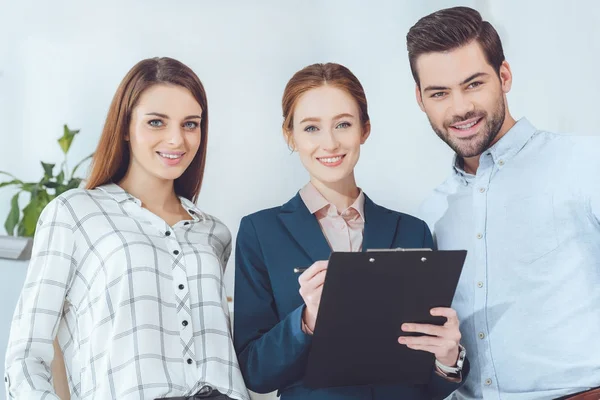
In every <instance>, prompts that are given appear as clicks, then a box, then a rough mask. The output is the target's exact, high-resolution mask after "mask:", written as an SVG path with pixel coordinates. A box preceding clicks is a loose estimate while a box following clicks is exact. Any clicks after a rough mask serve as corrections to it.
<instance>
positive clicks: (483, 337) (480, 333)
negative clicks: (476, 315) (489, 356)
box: [477, 332, 485, 339]
mask: <svg viewBox="0 0 600 400" xmlns="http://www.w3.org/2000/svg"><path fill="white" fill-rule="evenodd" d="M477 336H479V339H485V333H483V332H479V335H477Z"/></svg>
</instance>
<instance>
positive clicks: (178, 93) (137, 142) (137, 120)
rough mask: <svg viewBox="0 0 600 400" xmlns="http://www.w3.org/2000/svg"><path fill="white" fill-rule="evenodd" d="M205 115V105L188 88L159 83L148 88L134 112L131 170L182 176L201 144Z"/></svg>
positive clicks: (157, 176)
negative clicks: (203, 109) (201, 129)
mask: <svg viewBox="0 0 600 400" xmlns="http://www.w3.org/2000/svg"><path fill="white" fill-rule="evenodd" d="M201 115H202V108H201V107H200V105H199V104H198V102H197V101H196V99H195V98H194V97H193V96H192V94H191V93H190V91H189V90H187V89H186V88H184V87H181V86H175V85H166V84H157V85H154V86H152V87H150V88H148V89H146V90H145V91H144V92H143V93H142V95H141V96H140V99H139V101H138V104H137V105H136V107H135V108H134V109H133V111H132V113H131V122H130V124H129V135H128V137H127V140H128V141H129V146H130V150H131V161H130V165H129V169H130V171H129V172H128V173H131V172H134V174H135V176H140V174H142V175H147V176H149V177H152V178H155V179H159V180H175V179H177V178H179V177H180V176H181V175H182V174H183V172H184V171H185V170H186V169H187V167H188V166H189V165H190V163H191V162H192V160H193V159H194V157H195V156H196V153H197V152H198V148H199V147H200V142H201V133H200V121H201ZM132 170H133V171H132Z"/></svg>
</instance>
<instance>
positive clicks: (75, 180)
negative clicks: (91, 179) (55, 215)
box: [67, 178, 81, 190]
mask: <svg viewBox="0 0 600 400" xmlns="http://www.w3.org/2000/svg"><path fill="white" fill-rule="evenodd" d="M79 185H81V178H71V180H70V181H69V184H68V185H67V190H69V189H75V188H78V187H79Z"/></svg>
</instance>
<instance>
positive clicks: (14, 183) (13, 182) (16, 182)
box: [0, 179, 23, 188]
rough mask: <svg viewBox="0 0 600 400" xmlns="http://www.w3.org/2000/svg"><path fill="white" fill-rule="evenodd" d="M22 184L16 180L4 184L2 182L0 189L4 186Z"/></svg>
mask: <svg viewBox="0 0 600 400" xmlns="http://www.w3.org/2000/svg"><path fill="white" fill-rule="evenodd" d="M22 184H23V182H21V181H20V180H18V179H14V180H12V181H6V182H2V183H0V188H1V187H4V186H10V185H22Z"/></svg>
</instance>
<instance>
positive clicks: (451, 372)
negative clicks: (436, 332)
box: [435, 344, 467, 377]
mask: <svg viewBox="0 0 600 400" xmlns="http://www.w3.org/2000/svg"><path fill="white" fill-rule="evenodd" d="M466 357H467V349H465V348H464V346H463V345H461V344H459V345H458V360H456V367H448V366H446V365H444V364H442V363H441V362H439V361H438V360H435V366H436V367H437V369H438V370H439V371H440V372H441V373H442V374H443V375H445V376H446V377H454V376H460V373H461V372H462V369H463V364H464V363H465V358H466Z"/></svg>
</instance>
